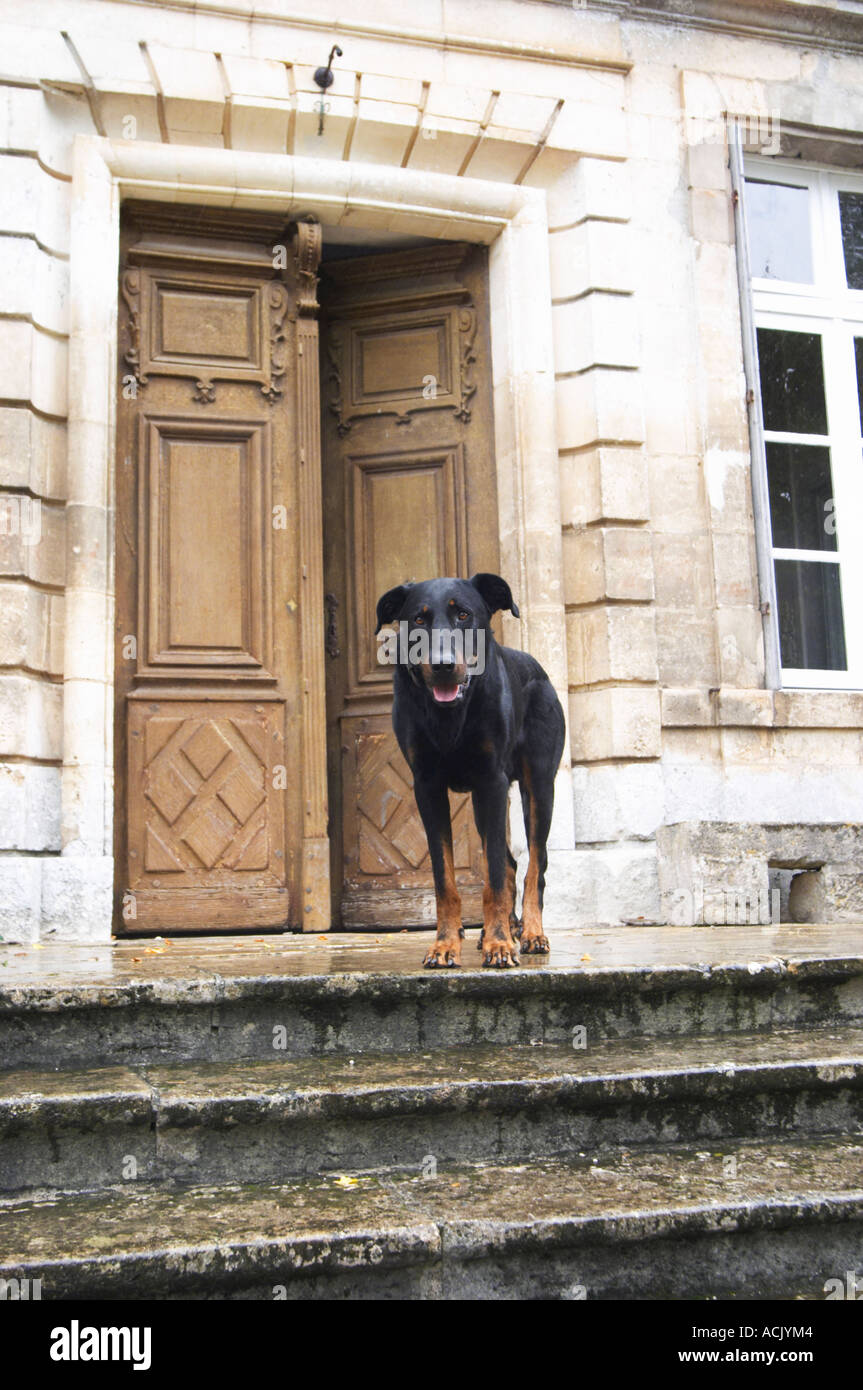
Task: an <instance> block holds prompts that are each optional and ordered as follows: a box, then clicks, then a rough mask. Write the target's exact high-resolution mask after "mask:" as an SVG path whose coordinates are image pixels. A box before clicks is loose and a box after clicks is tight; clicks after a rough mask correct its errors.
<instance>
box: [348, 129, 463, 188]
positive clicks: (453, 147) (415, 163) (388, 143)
mask: <svg viewBox="0 0 863 1390" xmlns="http://www.w3.org/2000/svg"><path fill="white" fill-rule="evenodd" d="M423 129H424V130H425V132H426V135H425V136H423V135H422V134H421V135H420V138H419V139H418V140H417V141H416V142H415V144H414V147H413V149H412V151H411V157H410V162H409V167H410V168H411V169H427V170H428V171H429V173H432V174H457V173H458V172H459V170H460V169H461V167H462V165H463V164H464V161H465V159H466V158H467V156H468V154H469V153H470V151H471V149H472V148H473V145H474V142H475V137H474V136H473V135H469V134H467V133H466V132H465V131H464V130H461V131H457V130H442V129H436V128H435V127H428V126H424V127H423ZM430 131H434V135H435V138H434V139H433V140H432V139H429V138H427V137H428V134H429V132H430ZM410 139H411V128H410V127H408V126H394V125H388V126H379V125H373V124H372V123H370V122H363V123H362V124H361V125H359V126H358V127H357V133H356V136H355V137H354V147H355V148H358V149H359V150H360V151H361V152H362V158H363V159H368V160H369V161H374V160H375V159H377V158H379V157H385V158H387V159H396V158H397V159H398V161H399V163H401V160H402V158H403V156H404V153H405V151H406V150H407V148H408V144H409V142H410ZM357 140H359V145H358V146H357ZM354 147H352V153H353V148H354ZM359 157H360V156H359V155H358V156H357V158H359ZM473 172H474V171H473V170H471V174H472V175H473Z"/></svg>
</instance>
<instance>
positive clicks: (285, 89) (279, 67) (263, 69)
mask: <svg viewBox="0 0 863 1390" xmlns="http://www.w3.org/2000/svg"><path fill="white" fill-rule="evenodd" d="M222 66H223V68H224V72H225V77H226V78H227V81H228V89H229V91H230V92H231V94H232V95H233V96H245V97H256V98H261V99H263V100H264V101H276V102H279V101H284V102H287V101H289V100H290V97H291V89H290V84H289V82H288V70H287V68H286V67H285V65H284V63H278V62H276V61H275V60H274V59H272V58H269V59H267V58H247V57H242V56H240V55H239V54H236V53H223V54H222Z"/></svg>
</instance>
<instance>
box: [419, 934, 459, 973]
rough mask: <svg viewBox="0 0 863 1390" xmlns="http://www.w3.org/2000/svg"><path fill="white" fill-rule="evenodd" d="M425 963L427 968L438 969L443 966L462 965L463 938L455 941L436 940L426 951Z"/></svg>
mask: <svg viewBox="0 0 863 1390" xmlns="http://www.w3.org/2000/svg"><path fill="white" fill-rule="evenodd" d="M423 965H424V966H425V967H426V969H427V970H437V969H439V968H440V967H441V966H448V967H453V966H456V965H461V938H460V937H457V938H456V940H455V941H453V940H451V939H449V940H446V941H435V942H433V943H432V945H431V946H430V947H429V949H428V950H427V951H426V954H425V959H424V961H423Z"/></svg>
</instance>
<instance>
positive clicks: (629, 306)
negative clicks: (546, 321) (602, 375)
mask: <svg viewBox="0 0 863 1390" xmlns="http://www.w3.org/2000/svg"><path fill="white" fill-rule="evenodd" d="M551 317H552V330H553V333H554V364H555V369H556V371H557V372H558V373H564V372H583V371H586V370H587V369H588V368H589V367H597V366H601V367H633V368H634V367H637V366H638V365H639V360H640V347H639V336H638V320H637V316H636V311H635V301H634V300H633V299H632V298H631V297H629V296H628V295H622V294H603V293H600V292H595V293H594V292H591V293H590V294H586V295H584V296H582V298H580V299H574V300H568V301H567V302H566V303H565V304H555V305H554V306H553V308H552V311H551Z"/></svg>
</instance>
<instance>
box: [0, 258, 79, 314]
mask: <svg viewBox="0 0 863 1390" xmlns="http://www.w3.org/2000/svg"><path fill="white" fill-rule="evenodd" d="M68 298H69V263H68V261H62V260H60V259H59V258H58V257H56V256H51V255H49V254H48V253H47V252H46V251H43V250H42V249H41V247H39V246H37V244H36V242H35V241H30V240H29V238H25V237H3V238H0V304H2V305H3V312H4V313H6V314H21V315H25V314H26V315H29V316H31V317H32V319H33V321H34V323H35V325H36V326H37V327H38V328H46V329H48V330H49V331H50V332H52V333H68V331H69V317H68Z"/></svg>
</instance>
